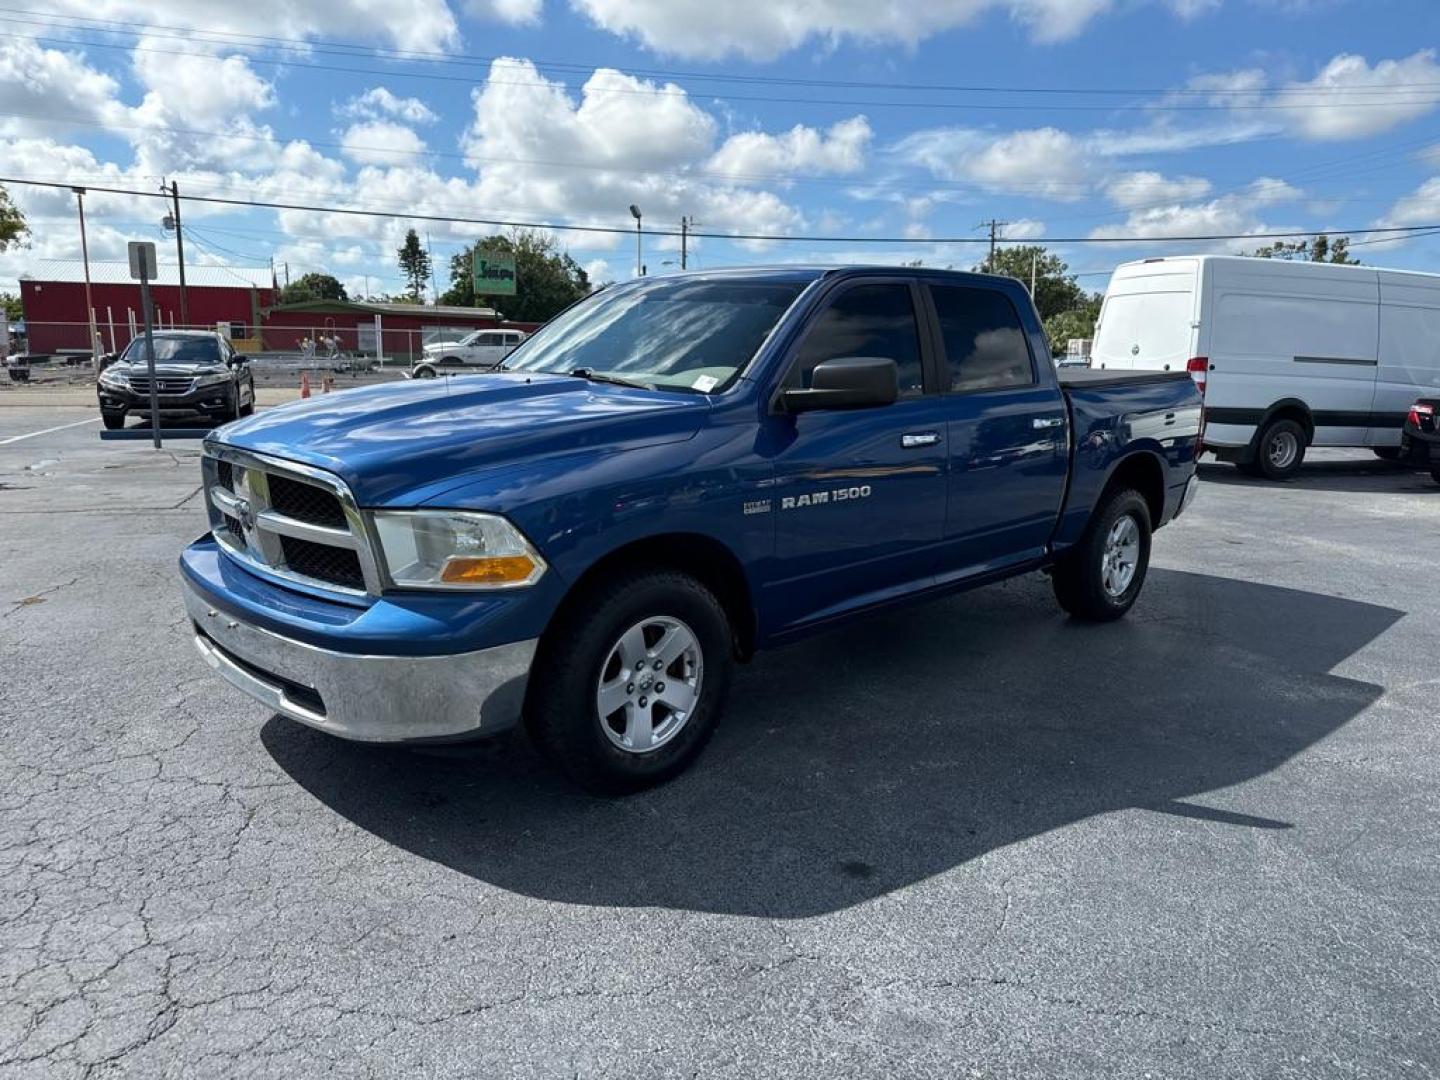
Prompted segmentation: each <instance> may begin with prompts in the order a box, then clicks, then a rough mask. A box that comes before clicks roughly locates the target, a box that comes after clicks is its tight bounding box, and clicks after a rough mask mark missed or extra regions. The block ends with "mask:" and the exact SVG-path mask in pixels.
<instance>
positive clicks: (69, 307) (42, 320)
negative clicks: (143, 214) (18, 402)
mask: <svg viewBox="0 0 1440 1080" xmlns="http://www.w3.org/2000/svg"><path fill="white" fill-rule="evenodd" d="M158 270H159V273H158V276H157V277H156V280H155V283H154V284H153V285H152V286H151V288H150V296H151V302H152V303H153V304H154V307H155V324H156V325H157V326H167V327H168V326H177V327H178V326H182V325H186V326H190V327H193V328H196V329H207V330H213V329H214V328H215V326H216V325H217V324H218V323H227V324H229V325H230V327H231V336H232V338H235V339H237V340H236V344H237V347H240V348H244V347H245V346H244V345H242V344H241V342H242V341H243V340H245V339H248V338H252V337H253V336H254V329H255V327H256V326H257V325H258V324H259V322H260V312H261V311H262V310H263V309H265V308H266V307H268V306H270V305H271V304H273V303H274V302H275V300H276V296H275V291H274V289H273V287H272V285H273V282H272V279H271V277H270V268H269V267H263V268H254V267H232V266H199V265H197V266H188V265H187V266H186V267H185V299H186V302H187V305H188V307H189V321H188V323H186V322H184V321H183V320H182V319H181V317H180V275H179V272H178V271H177V270H176V268H175V265H174V264H173V263H172V264H169V265H167V264H164V263H162V264H161V265H160V266H159V267H158ZM90 297H91V301H92V304H93V306H94V309H95V327H96V329H97V330H98V331H99V334H100V341H101V345H102V346H103V348H104V350H105V351H107V352H108V351H113V350H119V349H123V348H124V347H125V346H126V345H128V344H129V343H130V337H131V327H132V326H136V327H142V326H144V314H143V311H142V308H141V304H140V283H139V282H137V281H133V280H131V278H130V267H129V265H128V264H126V263H113V262H91V264H90ZM20 302H21V303H22V305H23V306H24V309H25V326H26V330H27V331H28V333H29V339H28V341H29V343H28V347H29V351H30V352H32V353H54V352H60V351H62V350H76V351H82V352H83V351H87V349H88V344H87V338H88V337H89V325H88V324H89V319H88V318H87V317H86V314H85V274H84V268H83V267H82V266H81V264H80V263H78V262H70V261H59V260H54V261H51V260H37V262H36V266H35V269H34V271H33V272H31V273H29V274H25V275H24V276H22V277H21V278H20ZM252 348H253V347H252Z"/></svg>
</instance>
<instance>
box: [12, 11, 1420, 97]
mask: <svg viewBox="0 0 1440 1080" xmlns="http://www.w3.org/2000/svg"><path fill="white" fill-rule="evenodd" d="M0 12H5V13H7V14H9V15H29V16H33V17H34V18H32V19H13V18H11V19H3V20H0V21H7V22H18V23H22V24H28V25H39V26H51V27H54V28H56V29H70V30H91V31H93V32H98V33H111V34H120V35H126V36H131V37H142V36H159V37H169V38H180V39H184V40H198V41H202V42H204V43H208V44H217V45H225V44H232V45H234V47H237V48H252V49H253V48H276V49H285V50H287V51H291V52H301V53H304V54H306V55H309V54H322V55H339V56H353V57H357V58H370V57H374V58H376V59H381V60H393V61H408V62H412V63H430V64H437V65H446V66H466V67H475V66H483V65H489V64H492V63H494V62H495V61H496V60H504V59H511V58H510V57H505V56H501V55H494V54H471V53H452V52H438V51H427V50H419V49H386V48H379V47H372V46H361V45H355V44H351V43H347V42H342V41H335V40H326V39H322V38H294V37H275V36H266V35H260V34H245V33H241V32H238V31H220V30H209V29H205V28H203V27H194V26H180V25H176V24H165V23H135V22H128V21H124V20H119V19H99V18H93V17H90V16H83V15H68V14H67V15H56V14H53V13H51V12H45V11H35V10H33V9H28V8H9V7H0ZM75 24H80V25H75ZM156 31H166V32H167V33H165V34H156ZM205 55H209V54H205ZM530 62H531V63H532V64H533V65H534V66H535V67H536V68H537V69H542V68H543V69H551V70H558V71H566V72H570V73H576V72H579V73H584V72H588V71H592V70H593V69H594V65H593V64H590V63H582V62H579V61H568V60H545V59H538V60H537V59H531V60H530ZM630 71H631V73H633V74H636V75H643V76H647V77H653V78H671V79H693V80H697V81H702V80H703V81H712V82H726V83H739V84H744V83H749V84H762V85H777V86H808V87H825V88H836V89H865V90H892V91H905V92H916V91H918V92H925V91H930V92H941V93H993V94H1037V95H1063V96H1090V95H1094V96H1128V97H1136V96H1154V95H1159V94H1166V95H1172V96H1187V97H1202V98H1216V97H1226V96H1233V97H1252V96H1254V95H1255V94H1257V93H1283V94H1287V95H1311V94H1314V95H1320V96H1327V95H1337V96H1343V95H1350V94H1374V95H1389V94H1392V93H1393V91H1395V90H1411V89H1423V90H1428V91H1440V82H1435V81H1428V82H1412V83H1394V84H1390V85H1388V86H1385V87H1342V86H1314V85H1308V84H1307V85H1301V86H1289V87H1276V88H1274V89H1273V90H1267V89H1261V90H1255V89H1247V88H1226V87H1215V88H1210V89H1206V88H1193V87H1183V88H1176V89H1163V88H1162V89H1147V88H1123V87H1044V86H1023V85H1021V86H994V85H973V84H953V83H915V82H880V81H872V80H857V79H815V78H809V79H807V78H797V77H790V76H776V75H737V74H725V73H717V72H702V71H690V70H676V69H666V68H632V69H630Z"/></svg>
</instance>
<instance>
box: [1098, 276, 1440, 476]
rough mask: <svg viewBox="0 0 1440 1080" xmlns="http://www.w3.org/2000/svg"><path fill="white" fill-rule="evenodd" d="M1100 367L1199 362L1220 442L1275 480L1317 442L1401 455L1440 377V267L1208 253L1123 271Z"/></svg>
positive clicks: (1109, 306)
mask: <svg viewBox="0 0 1440 1080" xmlns="http://www.w3.org/2000/svg"><path fill="white" fill-rule="evenodd" d="M1090 365H1091V367H1095V368H1117V369H1123V370H1130V369H1135V368H1139V369H1144V370H1161V371H1183V370H1189V371H1190V372H1191V373H1192V374H1193V375H1194V377H1195V380H1196V382H1198V383H1200V384H1201V385H1202V387H1203V389H1204V390H1205V415H1206V419H1207V427H1206V430H1205V445H1206V449H1208V450H1211V451H1213V452H1214V453H1215V455H1216V456H1217V457H1219V458H1220V459H1221V460H1222V461H1230V462H1234V463H1235V464H1237V465H1239V466H1240V467H1241V468H1243V469H1245V470H1247V471H1249V472H1253V473H1255V474H1257V475H1263V476H1267V477H1270V478H1271V479H1276V480H1278V479H1283V478H1285V477H1287V476H1291V475H1293V474H1294V473H1295V471H1296V470H1297V469H1299V467H1300V463H1301V461H1303V460H1304V457H1305V450H1306V448H1307V447H1309V446H1365V447H1370V448H1372V449H1373V450H1374V451H1375V453H1376V454H1377V455H1379V456H1380V457H1384V458H1393V457H1396V456H1398V453H1399V446H1400V429H1401V427H1402V426H1403V425H1404V423H1405V415H1406V412H1407V410H1408V409H1409V408H1410V405H1411V404H1412V403H1413V402H1414V401H1415V399H1416V398H1418V397H1427V396H1428V397H1433V396H1435V393H1436V390H1437V388H1440V275H1437V274H1420V273H1413V272H1410V271H1402V270H1381V269H1377V268H1375V267H1369V266H1337V265H1334V264H1331V263H1311V262H1287V261H1285V260H1283V259H1249V258H1240V257H1235V256H1218V255H1196V256H1181V257H1172V258H1164V259H1146V260H1144V261H1143V262H1132V263H1125V264H1123V265H1121V266H1120V267H1118V268H1117V269H1116V271H1115V273H1114V275H1113V276H1112V277H1111V279H1110V287H1109V289H1108V290H1107V291H1106V293H1105V303H1104V306H1103V307H1102V308H1101V310H1100V321H1099V322H1098V323H1097V324H1096V327H1095V344H1094V347H1093V350H1092V353H1091V358H1090Z"/></svg>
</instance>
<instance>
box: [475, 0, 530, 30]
mask: <svg viewBox="0 0 1440 1080" xmlns="http://www.w3.org/2000/svg"><path fill="white" fill-rule="evenodd" d="M542 7H543V3H542V0H465V12H466V14H467V15H472V16H474V17H475V18H477V19H485V20H488V21H491V22H503V23H509V24H510V25H512V26H533V25H534V24H535V23H538V22H539V21H540V10H541V8H542Z"/></svg>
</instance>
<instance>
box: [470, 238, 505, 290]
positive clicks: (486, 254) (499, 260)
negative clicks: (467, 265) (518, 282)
mask: <svg viewBox="0 0 1440 1080" xmlns="http://www.w3.org/2000/svg"><path fill="white" fill-rule="evenodd" d="M471 263H472V265H473V266H474V271H475V272H474V281H475V295H476V296H514V295H515V256H514V255H513V254H512V253H511V252H508V251H487V250H486V249H485V248H476V249H475V254H474V256H473V258H472V259H471Z"/></svg>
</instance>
